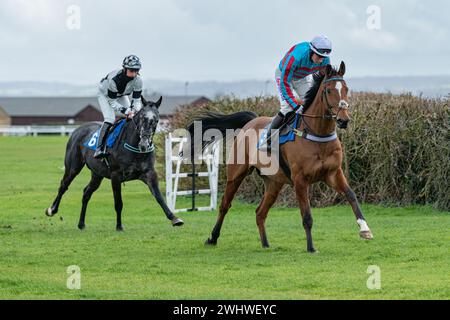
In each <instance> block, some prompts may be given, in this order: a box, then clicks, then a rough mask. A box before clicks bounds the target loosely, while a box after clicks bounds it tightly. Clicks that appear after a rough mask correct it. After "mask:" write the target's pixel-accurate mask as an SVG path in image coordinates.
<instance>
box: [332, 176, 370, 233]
mask: <svg viewBox="0 0 450 320" xmlns="http://www.w3.org/2000/svg"><path fill="white" fill-rule="evenodd" d="M326 183H327V184H328V185H329V186H330V187H331V188H333V189H335V190H336V191H337V192H338V193H341V194H344V195H345V197H346V199H347V201H348V202H349V203H350V205H351V206H352V209H353V213H354V214H355V217H356V222H357V223H358V225H359V235H360V236H361V238H363V239H368V240H371V239H373V235H372V232H371V231H370V229H369V226H368V225H367V222H366V219H365V218H364V216H363V214H362V211H361V208H360V206H359V203H358V199H357V198H356V195H355V192H353V190H352V189H351V188H350V186H349V185H348V183H347V179H346V178H345V176H344V172H343V171H342V169H339V170H337V172H336V173H335V174H333V175H330V176H328V177H327V179H326Z"/></svg>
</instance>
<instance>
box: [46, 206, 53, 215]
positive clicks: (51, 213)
mask: <svg viewBox="0 0 450 320" xmlns="http://www.w3.org/2000/svg"><path fill="white" fill-rule="evenodd" d="M45 215H46V216H47V217H53V210H52V208H47V210H45Z"/></svg>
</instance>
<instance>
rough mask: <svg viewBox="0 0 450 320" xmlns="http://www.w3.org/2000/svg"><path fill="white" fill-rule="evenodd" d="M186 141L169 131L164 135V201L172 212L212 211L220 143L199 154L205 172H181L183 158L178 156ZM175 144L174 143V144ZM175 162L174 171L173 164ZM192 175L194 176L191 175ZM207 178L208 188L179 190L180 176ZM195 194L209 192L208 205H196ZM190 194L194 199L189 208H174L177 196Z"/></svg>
mask: <svg viewBox="0 0 450 320" xmlns="http://www.w3.org/2000/svg"><path fill="white" fill-rule="evenodd" d="M187 142H188V139H187V138H178V137H172V134H171V133H169V134H168V135H167V136H166V141H165V149H166V201H167V205H168V207H169V208H170V210H172V211H173V212H191V211H213V210H215V209H216V207H217V187H218V181H219V159H220V145H219V144H215V145H213V146H212V147H210V148H208V149H207V150H205V152H204V153H203V155H201V156H199V157H198V159H201V160H202V161H203V162H204V163H205V164H206V166H207V170H208V171H206V172H195V174H193V173H192V172H181V165H182V163H183V159H182V158H181V157H180V156H179V154H180V153H181V151H182V150H183V149H184V145H185V144H186V143H187ZM174 144H175V145H174ZM174 164H175V171H174V167H173V165H174ZM193 175H194V177H192V176H193ZM200 177H202V178H208V180H209V181H208V182H209V189H196V188H195V184H194V189H195V190H179V189H178V183H179V180H180V178H193V179H197V178H200ZM196 194H209V196H210V198H209V199H210V201H209V206H206V207H197V206H196V204H195V195H196ZM189 195H190V196H192V197H194V200H193V202H192V207H191V208H176V203H177V196H189Z"/></svg>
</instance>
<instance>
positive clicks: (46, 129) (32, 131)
mask: <svg viewBox="0 0 450 320" xmlns="http://www.w3.org/2000/svg"><path fill="white" fill-rule="evenodd" d="M77 128H78V126H11V127H0V135H2V136H33V137H37V136H38V135H40V134H58V135H61V136H65V135H69V134H72V132H74V131H75V129H77Z"/></svg>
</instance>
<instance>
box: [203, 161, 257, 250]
mask: <svg viewBox="0 0 450 320" xmlns="http://www.w3.org/2000/svg"><path fill="white" fill-rule="evenodd" d="M231 168H233V169H234V170H233V169H231ZM248 174H249V169H248V165H247V164H243V165H233V167H231V166H230V165H229V166H228V172H227V185H226V187H225V192H224V194H223V197H222V202H221V204H220V209H219V215H218V217H217V221H216V225H215V226H214V229H213V230H212V232H211V238H208V240H206V242H205V244H207V245H216V244H217V239H218V238H219V236H220V230H221V228H222V224H223V220H224V219H225V215H226V214H227V212H228V210H229V209H230V208H231V202H232V201H233V198H234V196H235V194H236V192H237V190H238V189H239V186H240V185H241V183H242V181H243V180H244V178H245V177H246V176H247V175H248Z"/></svg>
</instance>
